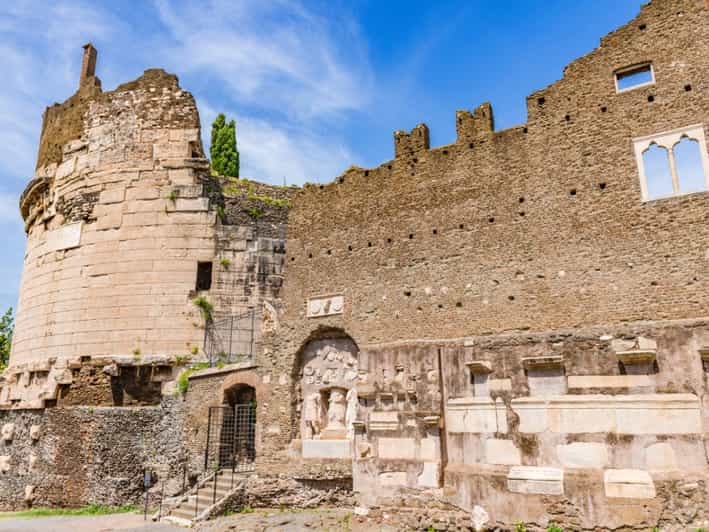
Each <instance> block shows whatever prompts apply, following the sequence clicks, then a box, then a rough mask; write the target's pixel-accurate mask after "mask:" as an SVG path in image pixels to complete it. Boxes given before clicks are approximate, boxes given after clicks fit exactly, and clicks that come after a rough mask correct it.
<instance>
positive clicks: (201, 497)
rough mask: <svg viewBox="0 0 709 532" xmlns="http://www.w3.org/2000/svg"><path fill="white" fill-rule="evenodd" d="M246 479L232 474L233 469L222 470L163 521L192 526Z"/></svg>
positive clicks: (189, 494) (209, 478) (192, 491)
mask: <svg viewBox="0 0 709 532" xmlns="http://www.w3.org/2000/svg"><path fill="white" fill-rule="evenodd" d="M244 478H245V475H244V474H243V473H234V474H232V471H231V469H221V470H219V471H217V472H216V473H215V474H214V475H212V476H210V477H208V478H207V480H206V481H204V482H203V483H202V484H201V485H199V487H198V488H193V489H192V490H191V491H190V492H189V493H188V494H187V495H186V496H185V497H184V498H183V499H182V501H181V502H180V503H179V504H178V505H177V506H176V507H174V508H173V509H172V510H170V512H169V513H167V514H166V515H165V516H164V517H163V518H162V519H163V520H165V521H168V522H172V523H174V524H177V525H181V526H188V527H189V526H192V524H193V523H194V521H195V519H197V517H199V516H200V515H202V514H203V513H204V512H205V511H206V510H208V509H210V508H211V507H213V506H214V505H215V504H218V503H220V502H221V501H222V500H223V499H224V498H225V497H226V496H227V495H228V494H229V493H230V492H231V491H232V490H233V489H234V488H237V487H239V484H240V483H241V482H243V480H244Z"/></svg>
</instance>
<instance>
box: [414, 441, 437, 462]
mask: <svg viewBox="0 0 709 532" xmlns="http://www.w3.org/2000/svg"><path fill="white" fill-rule="evenodd" d="M440 449H441V442H440V440H439V438H423V439H422V440H421V447H420V450H419V458H420V459H421V460H423V461H425V462H435V461H437V460H439V459H440Z"/></svg>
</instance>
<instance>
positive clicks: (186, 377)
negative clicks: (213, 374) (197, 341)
mask: <svg viewBox="0 0 709 532" xmlns="http://www.w3.org/2000/svg"><path fill="white" fill-rule="evenodd" d="M208 367H209V364H208V363H207V362H198V363H197V364H194V365H192V367H190V368H187V369H186V370H184V371H183V372H182V373H180V376H179V377H177V393H176V395H178V394H179V395H185V394H186V393H187V390H189V389H190V375H192V374H193V373H194V372H195V371H199V370H202V369H207V368H208Z"/></svg>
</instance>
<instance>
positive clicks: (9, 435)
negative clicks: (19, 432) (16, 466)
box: [0, 423, 15, 442]
mask: <svg viewBox="0 0 709 532" xmlns="http://www.w3.org/2000/svg"><path fill="white" fill-rule="evenodd" d="M0 437H2V440H3V441H4V442H10V441H12V439H13V438H14V437H15V424H14V423H5V424H4V425H3V426H2V430H1V431H0Z"/></svg>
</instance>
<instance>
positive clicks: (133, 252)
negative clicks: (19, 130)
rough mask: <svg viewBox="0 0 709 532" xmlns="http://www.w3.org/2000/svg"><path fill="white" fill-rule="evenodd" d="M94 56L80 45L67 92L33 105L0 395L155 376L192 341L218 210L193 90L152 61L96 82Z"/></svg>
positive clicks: (27, 402) (48, 400) (193, 345)
mask: <svg viewBox="0 0 709 532" xmlns="http://www.w3.org/2000/svg"><path fill="white" fill-rule="evenodd" d="M95 64H96V50H95V49H94V48H93V46H91V45H90V44H88V45H86V46H85V47H84V61H83V66H82V74H81V80H80V88H79V90H78V91H77V93H76V94H74V95H73V96H72V97H71V98H69V99H68V100H67V101H66V102H64V103H63V104H55V105H53V106H51V107H49V108H48V109H47V110H46V111H45V113H44V118H43V127H42V136H41V142H40V148H39V155H38V161H37V169H36V173H35V177H34V179H32V181H31V182H30V183H29V185H28V186H27V188H26V190H25V191H24V193H23V194H22V197H21V200H20V209H21V212H22V217H23V218H24V221H25V229H26V232H27V250H26V254H25V261H24V268H23V274H22V284H21V288H20V298H19V305H18V311H17V317H16V328H15V335H14V338H13V346H12V353H11V357H10V366H9V368H8V370H7V372H6V373H5V376H4V382H3V383H0V386H1V387H0V407H4V408H8V407H12V408H42V407H45V406H51V405H52V404H56V403H57V401H59V404H61V403H62V399H63V397H62V393H63V391H66V390H69V389H71V388H72V386H74V387H75V388H77V389H78V388H79V387H77V386H75V385H76V382H77V379H81V378H84V376H86V379H87V380H86V384H87V389H91V386H90V385H92V384H95V382H96V380H97V379H98V380H100V378H99V377H101V378H103V377H106V376H107V375H110V373H111V371H112V370H111V369H110V367H113V368H114V369H113V371H115V368H116V367H117V366H118V367H120V366H121V364H128V365H130V364H131V361H132V362H133V364H132V365H133V366H140V364H139V362H141V361H142V363H143V365H145V364H146V361H147V362H148V363H149V364H150V365H151V368H152V369H151V374H150V375H149V376H148V380H149V381H150V380H153V381H158V380H159V379H156V378H155V372H156V371H157V372H158V373H159V370H160V369H163V370H166V371H167V370H169V369H170V365H171V364H172V363H173V362H174V359H175V357H186V356H188V355H190V354H193V353H195V352H196V349H197V347H199V346H201V345H202V342H203V337H204V330H203V327H202V325H203V320H202V316H201V314H200V310H199V309H198V308H197V307H196V306H195V304H194V302H193V300H194V298H195V294H196V290H197V289H198V288H199V287H198V286H197V285H196V283H197V272H198V268H199V263H200V262H202V263H204V262H205V261H211V260H212V259H213V257H214V245H215V243H214V225H215V219H216V215H215V211H214V210H211V211H210V208H209V207H210V206H209V198H208V197H207V195H208V194H209V190H208V189H209V187H208V186H206V185H205V184H204V182H205V180H208V179H209V177H208V176H209V172H208V169H209V164H208V161H207V160H206V159H205V158H204V154H203V148H202V144H201V141H200V125H199V124H200V123H199V116H198V112H197V107H196V105H195V100H194V98H193V97H192V95H191V94H190V93H189V92H186V91H183V90H182V89H180V86H179V85H178V80H177V78H176V76H174V75H171V74H167V73H166V72H164V71H163V70H147V71H146V72H145V73H144V74H143V75H142V76H141V77H140V78H138V79H137V80H135V81H133V82H130V83H126V84H124V85H121V86H119V87H118V88H117V89H116V90H114V91H111V92H102V91H101V84H100V81H99V80H98V78H96V77H95V75H94V69H95ZM88 366H91V367H93V368H94V369H93V370H91V371H88V370H87V371H85V368H87V367H88ZM100 368H103V370H101V369H100ZM97 375H98V376H97ZM92 379H93V380H92ZM96 389H97V388H96ZM104 389H108V390H110V386H109V387H108V388H106V387H104ZM77 393H78V392H77ZM101 393H108V392H105V391H104V392H101ZM114 393H115V390H114ZM73 401H74V402H73V404H82V399H81V397H75V398H74V400H73ZM118 404H120V401H119V403H118Z"/></svg>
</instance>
